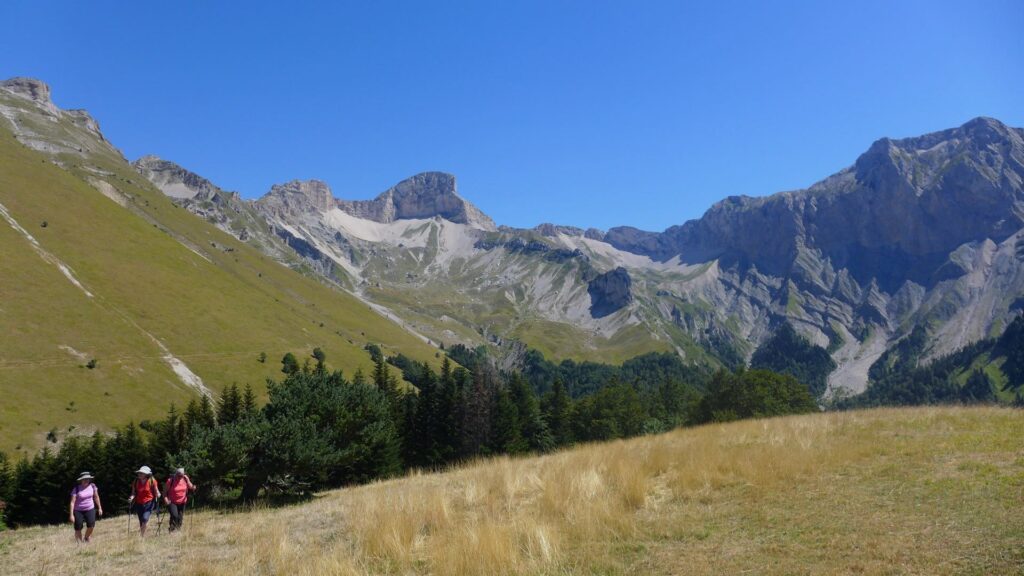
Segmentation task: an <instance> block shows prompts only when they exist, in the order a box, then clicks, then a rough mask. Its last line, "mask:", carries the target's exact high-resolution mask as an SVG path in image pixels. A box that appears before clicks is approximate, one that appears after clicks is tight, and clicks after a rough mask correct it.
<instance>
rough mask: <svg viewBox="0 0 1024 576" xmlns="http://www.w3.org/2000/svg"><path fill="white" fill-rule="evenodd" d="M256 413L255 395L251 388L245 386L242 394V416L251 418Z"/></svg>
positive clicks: (247, 385)
mask: <svg viewBox="0 0 1024 576" xmlns="http://www.w3.org/2000/svg"><path fill="white" fill-rule="evenodd" d="M255 413H256V394H255V393H254V392H253V391H252V386H251V385H249V384H246V385H245V392H244V393H243V394H242V414H243V415H245V416H251V415H253V414H255Z"/></svg>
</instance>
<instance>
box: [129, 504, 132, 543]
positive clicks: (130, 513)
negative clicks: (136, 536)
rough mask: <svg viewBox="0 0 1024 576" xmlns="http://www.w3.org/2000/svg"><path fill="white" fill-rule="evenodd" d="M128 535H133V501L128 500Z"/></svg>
mask: <svg viewBox="0 0 1024 576" xmlns="http://www.w3.org/2000/svg"><path fill="white" fill-rule="evenodd" d="M128 535H129V536H131V535H132V499H131V498H129V499H128Z"/></svg>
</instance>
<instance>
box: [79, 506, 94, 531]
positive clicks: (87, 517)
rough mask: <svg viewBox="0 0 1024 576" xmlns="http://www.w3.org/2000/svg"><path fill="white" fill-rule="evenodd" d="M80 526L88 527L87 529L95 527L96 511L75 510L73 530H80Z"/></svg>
mask: <svg viewBox="0 0 1024 576" xmlns="http://www.w3.org/2000/svg"><path fill="white" fill-rule="evenodd" d="M82 525H85V526H88V527H89V528H95V527H96V509H95V508H93V509H92V510H75V530H81V529H82Z"/></svg>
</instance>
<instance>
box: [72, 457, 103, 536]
mask: <svg viewBox="0 0 1024 576" xmlns="http://www.w3.org/2000/svg"><path fill="white" fill-rule="evenodd" d="M92 481H93V476H92V474H89V473H88V472H82V473H81V475H79V476H78V484H77V485H76V486H75V487H74V488H72V489H71V506H70V507H69V510H68V521H69V522H71V523H72V524H74V525H75V540H76V541H78V543H82V542H89V538H91V537H92V530H93V528H95V527H96V516H103V504H102V503H100V490H99V488H97V487H96V485H95V484H93V483H92ZM82 526H85V527H86V528H85V538H84V539H83V538H82Z"/></svg>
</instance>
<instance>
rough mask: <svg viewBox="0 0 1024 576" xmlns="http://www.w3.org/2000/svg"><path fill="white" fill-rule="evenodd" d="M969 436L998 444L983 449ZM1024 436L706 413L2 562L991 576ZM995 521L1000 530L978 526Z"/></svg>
mask: <svg viewBox="0 0 1024 576" xmlns="http://www.w3.org/2000/svg"><path fill="white" fill-rule="evenodd" d="M979 434H981V435H983V436H984V437H986V438H995V439H996V440H993V441H992V442H994V443H995V445H994V446H988V448H986V449H984V450H983V449H981V448H979V445H978V444H977V443H975V440H974V439H975V438H976V437H977V435H979ZM1021 440H1024V413H1021V412H1013V411H1008V410H997V409H970V410H965V409H961V410H955V409H945V410H938V409H931V410H902V411H895V410H881V411H872V412H856V413H842V414H820V415H809V416H798V417H789V418H782V419H773V420H764V421H747V422H738V423H731V424H724V425H712V426H705V427H702V428H697V429H689V430H680V431H676V432H672V433H668V434H664V435H660V436H653V437H645V438H638V439H632V440H628V441H619V442H611V443H606V444H594V445H587V446H581V447H578V448H575V449H572V450H568V451H565V452H560V453H555V454H550V455H546V456H541V457H534V458H522V459H512V458H508V457H502V458H496V459H493V460H488V461H480V462H475V463H472V464H469V465H467V466H464V467H461V468H458V469H454V470H451V471H449V472H446V473H442V474H411V475H410V476H408V477H405V478H400V479H395V480H390V481H386V482H378V483H375V484H371V485H367V486H362V487H356V488H351V489H347V490H340V491H335V492H332V493H328V494H324V495H322V496H321V497H318V498H317V499H316V500H315V501H314V502H313V503H309V504H304V505H301V506H294V507H288V508H281V509H262V508H256V509H253V510H251V511H248V512H243V513H230V514H214V513H201V514H198V515H195V516H192V517H190V518H188V520H187V522H189V524H188V525H187V527H186V530H185V532H184V533H183V534H181V535H179V536H174V537H168V536H166V535H165V536H161V537H159V538H154V539H150V540H147V541H146V542H138V541H137V538H134V537H133V538H128V537H126V536H124V535H123V529H124V528H123V527H124V525H123V524H121V523H120V522H115V523H113V524H111V523H103V524H101V528H100V530H99V531H98V533H97V538H96V542H95V543H94V544H92V545H91V547H89V548H84V549H76V548H74V547H73V546H72V544H71V538H70V534H69V532H68V529H62V530H58V529H31V530H24V531H19V532H18V533H16V534H15V535H14V536H11V537H8V538H9V540H10V541H9V543H8V544H7V545H6V549H5V551H4V552H0V554H2V556H0V558H2V560H3V562H4V564H5V566H7V567H8V568H10V569H11V570H12V573H21V572H24V573H61V572H65V573H70V572H73V571H79V570H80V569H91V570H94V571H98V572H102V573H121V572H124V573H127V572H138V571H143V572H145V571H152V570H156V571H168V570H169V564H166V563H167V562H171V563H173V564H174V565H176V566H179V567H180V568H181V570H182V571H183V573H186V574H456V575H465V576H470V575H485V574H486V575H503V574H504V575H521V574H574V573H610V574H614V573H664V574H674V573H720V572H731V571H733V570H735V571H741V570H753V571H754V572H764V573H773V572H774V573H790V572H793V571H797V572H815V571H827V572H846V571H849V572H856V571H859V572H862V573H888V572H910V573H914V572H917V573H955V572H958V571H959V569H960V568H963V567H964V559H963V558H960V559H959V560H957V556H959V555H963V554H965V551H969V552H971V553H972V554H973V556H969V557H971V558H974V559H978V558H984V559H985V562H989V564H986V566H987V569H986V570H984V572H985V573H1000V572H1004V573H1010V570H1009V568H1010V567H1012V566H1018V567H1019V565H1017V564H1014V563H1013V562H1014V558H1013V556H1012V552H1006V554H1009V556H1005V557H1003V558H1002V560H1000V556H999V555H998V554H997V553H996V552H995V550H996V548H997V547H998V546H1000V545H1001V544H1000V543H999V541H1000V540H1003V541H1005V540H1006V539H1012V538H1013V537H1014V536H1015V535H1024V520H1022V519H1021V518H1020V517H1019V516H1016V517H1015V516H1012V515H1007V514H1006V513H1005V512H996V511H997V510H1002V508H1000V506H1003V505H1004V504H1005V503H1006V501H1007V500H1006V498H1010V499H1011V500H1012V497H1013V496H1014V495H1016V497H1020V496H1021V495H1022V494H1021V492H1022V491H1024V452H1022V451H1021V448H1020V447H1021V446H1024V442H1021ZM989 448H991V449H989ZM1014 450H1016V451H1017V452H1016V456H1013V457H1007V456H1006V454H1007V451H1009V453H1010V454H1011V455H1012V454H1013V451H1014ZM979 458H982V459H986V461H987V460H989V459H995V460H997V461H1004V460H1005V461H1006V462H1004V464H1003V468H998V467H997V468H998V469H999V470H1002V472H1005V473H1006V477H1005V478H1003V479H1002V480H1001V481H998V482H994V483H993V482H983V483H981V482H979V483H978V484H971V483H970V482H969V480H970V479H969V478H968V479H967V480H965V479H964V478H959V479H958V482H959V484H957V485H956V486H957V487H956V488H955V489H954V484H949V485H948V486H947V485H945V484H936V482H938V479H939V478H940V473H941V474H954V475H956V474H961V475H963V474H968V475H969V474H970V473H971V471H974V470H979V469H984V470H989V468H986V467H980V466H974V467H964V466H959V467H958V466H956V465H953V466H952V467H951V465H950V462H957V461H971V462H973V461H975V460H977V459H979ZM1004 468H1005V469H1004ZM950 470H952V471H950ZM989 472H990V473H991V470H989ZM1002 472H1000V473H1002ZM990 480H991V479H990ZM964 482H966V483H964ZM908 483H909V484H908ZM907 486H915V487H916V488H914V489H910V488H907ZM936 486H940V488H936ZM918 489H919V490H920V491H916V492H915V490H918ZM1000 490H1004V491H1007V493H1005V494H1004V493H1003V492H1000ZM1014 490H1016V492H1014ZM901 491H903V492H905V493H903V492H901ZM986 502H988V504H986ZM986 507H989V508H986ZM943 522H955V523H957V524H956V526H957V528H958V530H956V531H955V533H954V532H953V531H952V528H947V530H949V532H944V531H943V528H942V526H946V524H943ZM995 522H999V523H1000V524H999V530H1000V531H1001V533H997V532H996V530H995V529H994V528H993V529H992V531H991V533H986V530H987V529H988V527H989V526H990V524H991V523H995ZM923 525H927V526H928V527H929V528H928V530H927V531H924V530H922V529H921V526H923ZM116 527H121V530H120V531H118V530H116ZM972 531H973V532H972ZM965 534H966V536H965ZM882 535H884V537H883V536H882ZM974 535H978V536H983V537H977V538H975V537H974ZM954 536H956V538H958V539H959V540H957V539H956V538H954ZM908 542H913V545H910V544H908ZM51 550H52V551H51ZM853 550H856V551H857V552H856V554H854V553H853V552H852V551H853ZM857 554H860V555H862V557H861V558H860V559H859V560H858V561H857V562H854V560H857ZM947 556H948V557H947ZM1022 560H1024V558H1022ZM943 562H946V563H945V564H943ZM957 562H959V564H958V563H957ZM816 568H817V569H816Z"/></svg>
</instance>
